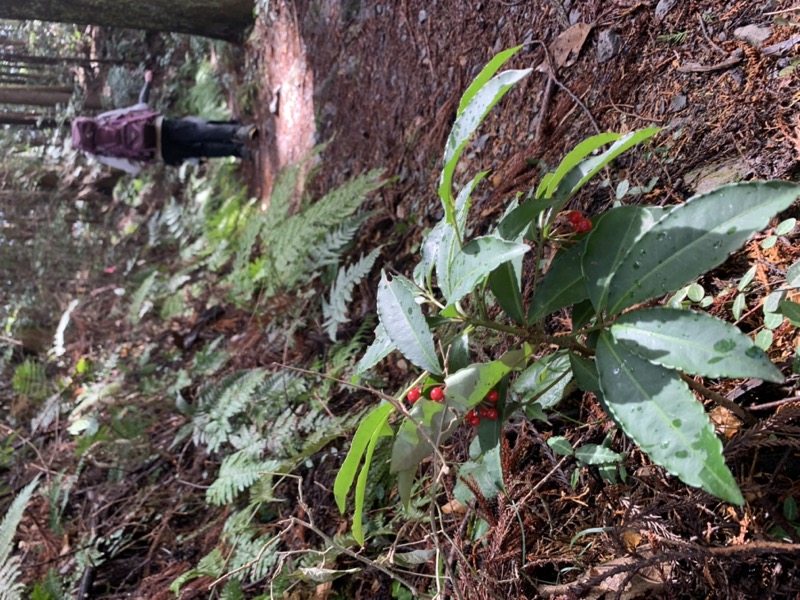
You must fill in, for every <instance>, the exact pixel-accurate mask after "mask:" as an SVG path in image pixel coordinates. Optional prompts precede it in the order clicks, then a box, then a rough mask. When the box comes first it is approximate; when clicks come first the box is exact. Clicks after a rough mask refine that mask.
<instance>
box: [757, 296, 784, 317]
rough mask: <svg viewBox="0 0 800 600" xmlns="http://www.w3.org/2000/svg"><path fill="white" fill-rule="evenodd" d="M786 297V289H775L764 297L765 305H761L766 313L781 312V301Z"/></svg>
mask: <svg viewBox="0 0 800 600" xmlns="http://www.w3.org/2000/svg"><path fill="white" fill-rule="evenodd" d="M785 299H786V290H774V291H772V292H770V293H769V294H767V297H766V298H764V305H763V306H762V307H761V308H762V309H763V311H764V313H779V312H781V302H783V301H784V300H785Z"/></svg>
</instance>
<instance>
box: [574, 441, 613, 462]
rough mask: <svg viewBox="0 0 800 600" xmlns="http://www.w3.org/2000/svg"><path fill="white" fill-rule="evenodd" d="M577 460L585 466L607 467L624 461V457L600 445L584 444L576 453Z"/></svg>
mask: <svg viewBox="0 0 800 600" xmlns="http://www.w3.org/2000/svg"><path fill="white" fill-rule="evenodd" d="M575 458H576V459H577V460H578V462H581V463H583V464H584V465H607V464H616V463H619V462H621V461H622V455H621V454H620V453H619V452H614V451H613V450H612V449H611V448H606V447H605V446H600V445H598V444H584V445H583V446H581V447H580V448H578V449H577V450H576V451H575Z"/></svg>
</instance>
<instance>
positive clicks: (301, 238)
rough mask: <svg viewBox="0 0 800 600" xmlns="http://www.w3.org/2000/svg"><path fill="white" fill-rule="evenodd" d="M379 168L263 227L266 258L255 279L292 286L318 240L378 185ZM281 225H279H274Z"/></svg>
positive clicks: (304, 272) (275, 284)
mask: <svg viewBox="0 0 800 600" xmlns="http://www.w3.org/2000/svg"><path fill="white" fill-rule="evenodd" d="M380 174H381V171H371V172H370V173H367V174H366V175H362V176H361V177H357V178H356V179H354V180H352V181H350V182H348V183H346V184H344V185H343V186H341V187H339V188H337V189H335V190H333V191H332V192H330V193H328V194H327V195H326V196H325V197H323V198H322V199H321V200H319V201H318V202H316V203H315V204H312V205H311V206H309V207H308V208H306V209H305V210H303V211H302V212H299V213H297V214H296V215H293V216H291V217H289V218H287V219H286V220H285V221H283V222H282V223H280V224H278V223H275V225H276V226H275V227H272V228H269V229H268V228H266V227H265V230H264V238H265V239H264V245H265V247H266V257H267V260H266V261H265V265H264V268H263V269H262V271H261V272H260V273H258V274H257V279H266V278H269V280H270V281H269V283H268V285H269V286H271V287H272V289H275V288H276V287H278V286H285V287H291V286H292V285H294V284H296V283H297V282H298V281H299V280H300V279H301V277H302V276H303V275H305V274H306V260H307V257H308V256H309V254H310V253H311V248H313V247H314V246H315V244H316V242H317V241H318V240H320V239H321V238H323V237H324V235H325V233H326V232H327V231H329V230H330V229H332V228H335V227H337V226H338V225H340V224H341V223H342V222H343V221H344V220H345V219H347V218H348V217H350V215H352V214H353V213H354V212H355V211H356V209H358V207H359V206H361V204H362V203H363V202H364V200H365V199H366V195H367V194H368V193H369V192H371V191H373V190H375V189H377V188H378V187H380V186H381V183H380V182H378V181H377V179H378V177H379V176H380ZM277 225H280V226H277Z"/></svg>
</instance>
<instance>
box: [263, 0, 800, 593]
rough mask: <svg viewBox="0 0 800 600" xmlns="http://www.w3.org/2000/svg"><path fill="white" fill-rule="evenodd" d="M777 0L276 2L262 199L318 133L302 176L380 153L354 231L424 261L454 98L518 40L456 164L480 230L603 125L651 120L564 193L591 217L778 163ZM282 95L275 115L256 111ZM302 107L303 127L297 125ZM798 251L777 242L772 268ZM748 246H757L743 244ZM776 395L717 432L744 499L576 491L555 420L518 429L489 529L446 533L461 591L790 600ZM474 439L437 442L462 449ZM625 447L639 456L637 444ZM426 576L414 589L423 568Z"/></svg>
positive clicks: (782, 59)
mask: <svg viewBox="0 0 800 600" xmlns="http://www.w3.org/2000/svg"><path fill="white" fill-rule="evenodd" d="M787 6H788V4H787V3H779V2H768V3H763V2H742V1H735V2H727V1H720V0H710V1H707V2H699V1H693V2H674V1H673V2H667V1H664V0H662V1H661V2H658V3H657V4H656V3H655V2H637V1H634V0H631V1H600V0H587V1H584V2H569V0H566V1H563V2H559V1H557V0H550V1H546V0H539V1H538V2H524V1H519V0H517V1H509V2H505V1H500V0H497V1H495V2H477V1H467V0H448V1H433V2H430V1H423V0H402V1H399V2H387V3H374V2H370V3H361V2H358V1H353V0H349V1H348V0H299V1H298V2H281V1H278V2H271V3H270V8H269V12H268V14H266V15H264V16H263V17H262V19H261V20H259V22H258V24H257V27H256V35H255V36H253V38H252V39H253V40H254V41H255V44H256V45H254V46H253V47H252V51H253V52H255V53H256V54H257V56H258V57H259V64H260V65H261V67H262V69H263V77H264V82H265V84H264V85H262V87H261V102H260V111H259V114H258V118H259V121H260V122H261V123H262V124H263V126H264V130H265V131H266V132H268V133H269V135H268V136H265V138H264V139H263V142H262V159H261V166H262V174H263V178H262V180H261V182H260V183H261V185H262V192H263V194H264V198H265V199H266V198H267V197H268V192H269V188H270V183H271V181H272V180H273V178H274V176H275V172H276V169H278V168H280V167H282V166H284V165H286V164H288V163H290V162H292V161H294V160H296V158H297V157H298V156H301V155H303V154H305V153H307V152H309V151H310V150H311V148H312V146H313V145H314V144H318V143H323V144H325V147H324V150H323V151H322V153H321V160H320V162H319V167H320V171H319V173H318V174H317V176H316V178H314V179H313V181H312V182H310V184H309V185H310V186H311V191H312V192H313V191H318V190H324V189H329V188H330V187H331V186H334V185H338V184H340V183H342V182H343V181H344V180H345V179H346V178H348V177H350V176H352V175H355V174H358V173H362V172H365V171H366V170H368V169H372V168H385V169H386V173H387V176H389V177H394V178H395V179H394V181H393V183H392V185H391V186H387V187H386V188H384V189H383V190H382V192H381V193H380V195H379V196H378V197H377V198H376V200H375V202H374V203H375V206H374V208H377V209H378V210H379V215H378V216H377V217H375V218H373V219H372V220H371V221H370V224H369V228H368V230H367V231H365V232H364V236H363V240H364V243H363V245H364V247H365V248H366V247H374V245H375V244H377V243H386V244H387V246H386V248H385V250H384V252H383V260H384V264H383V266H384V267H385V268H388V269H395V270H396V271H398V272H401V273H408V272H409V271H410V269H411V267H412V266H413V263H414V260H415V259H414V258H413V255H412V254H411V252H410V250H411V249H412V248H413V247H414V245H415V244H416V243H418V242H419V239H420V235H421V234H422V233H423V231H424V230H425V229H426V228H429V227H431V226H432V225H433V224H435V223H436V222H437V221H438V220H439V219H441V218H442V209H441V206H440V204H439V201H438V199H437V198H436V194H435V190H436V187H437V183H438V176H439V169H440V165H441V157H442V153H443V148H444V145H445V140H446V137H447V135H448V133H449V130H450V127H451V125H452V123H453V120H454V118H455V111H456V107H457V105H458V101H459V99H460V96H461V94H462V93H463V91H464V89H465V88H466V86H467V85H468V84H469V82H470V81H471V80H472V78H473V77H474V76H475V75H476V74H477V73H478V71H479V70H480V69H481V68H482V67H483V65H485V64H486V63H487V62H488V60H489V59H490V58H491V57H492V56H494V55H495V54H496V53H498V52H499V51H501V50H504V49H506V48H510V47H512V46H515V45H518V44H522V45H523V47H522V50H521V51H520V52H519V53H518V54H517V55H516V56H515V57H514V59H513V60H512V62H511V63H509V66H510V67H513V68H528V67H534V68H535V69H534V71H533V72H532V73H531V74H530V75H529V76H528V77H527V78H526V79H525V80H523V82H522V83H521V84H519V85H518V86H517V87H516V88H515V89H514V90H512V91H511V92H510V93H509V94H508V95H507V96H506V97H505V98H504V99H503V100H502V101H501V102H500V103H499V104H498V105H497V106H496V107H495V108H494V109H493V111H492V113H491V115H490V116H489V117H488V119H487V120H486V121H485V122H484V124H483V125H482V126H481V128H480V129H479V131H478V133H477V134H476V137H475V139H474V140H473V141H472V143H471V145H470V146H469V148H468V150H467V151H466V152H465V158H464V160H463V167H464V168H463V169H462V170H461V171H460V176H461V179H462V181H465V180H466V179H467V178H468V176H469V175H468V174H474V173H476V172H478V171H479V170H484V169H491V175H490V176H489V177H488V178H487V179H488V183H487V184H486V185H484V186H483V187H481V188H479V189H478V192H477V195H476V202H475V204H474V206H473V209H472V212H471V218H472V225H473V227H474V228H475V229H480V228H482V227H485V226H486V225H487V224H488V223H490V222H492V220H493V219H494V218H496V217H497V216H499V215H500V214H501V212H502V209H503V207H504V205H505V204H506V203H507V202H508V201H509V199H510V198H513V197H514V195H515V194H516V193H517V192H527V191H528V190H529V189H531V187H533V186H535V185H536V183H537V182H538V179H539V177H540V175H541V173H542V171H543V168H544V167H550V168H552V167H553V166H554V165H555V164H557V163H558V161H560V159H561V158H562V157H563V156H564V155H565V154H566V153H567V152H568V151H569V150H570V149H572V148H573V147H574V146H575V145H576V144H577V143H579V142H580V141H582V140H583V139H585V138H587V137H588V136H590V135H593V134H595V133H598V132H601V131H614V132H626V131H630V130H633V129H639V128H644V127H651V126H659V127H663V128H664V130H663V132H662V133H661V134H659V136H658V137H657V138H656V141H655V143H654V144H653V145H652V146H651V147H650V148H645V149H640V150H638V151H634V152H631V153H629V154H627V155H625V156H624V157H623V158H621V159H620V160H618V161H617V162H616V163H615V164H614V166H613V168H612V169H610V170H609V171H608V172H607V183H606V185H599V186H594V187H591V188H589V189H588V190H586V191H585V192H584V193H582V194H581V195H580V196H579V197H578V198H577V199H576V201H575V203H574V206H572V208H576V209H580V210H583V211H586V212H587V213H589V214H590V215H593V214H597V213H599V212H601V211H603V210H605V209H607V208H608V207H609V206H610V204H611V202H613V201H614V199H615V193H614V192H615V190H616V188H617V186H618V185H619V184H620V182H622V181H624V180H627V182H628V184H629V185H630V186H631V187H633V186H642V187H645V188H646V189H647V190H648V191H647V192H646V193H644V194H642V195H641V196H639V197H633V198H630V197H629V198H627V199H626V201H627V202H634V203H635V202H646V203H648V204H662V205H663V204H674V203H676V202H682V201H683V200H684V199H686V198H688V197H689V196H691V195H692V194H693V193H695V192H698V191H704V190H707V189H710V188H711V187H714V186H715V185H718V184H720V183H725V182H729V181H736V180H742V179H750V178H765V179H766V178H791V177H792V176H793V175H794V174H795V170H796V166H797V160H798V157H800V120H798V116H797V115H798V113H797V109H796V104H797V101H798V99H800V96H798V94H797V91H796V90H797V82H798V74H797V73H795V72H793V71H791V70H790V72H788V73H787V72H784V71H782V70H783V69H786V68H787V67H790V65H791V64H792V60H793V59H792V56H794V55H795V54H796V51H795V50H792V49H788V48H787V49H784V50H777V51H775V48H776V46H775V45H776V44H778V46H777V48H780V47H781V46H780V45H779V44H780V42H784V41H786V40H792V38H793V36H795V35H796V29H794V27H793V26H789V25H782V24H781V23H783V21H779V20H776V15H772V14H769V13H770V12H775V11H780V10H781V9H784V8H786V7H787ZM791 14H793V13H791ZM777 18H779V17H777ZM745 26H757V27H762V28H765V29H763V30H762V33H763V34H764V36H765V37H763V38H762V39H760V40H757V41H753V40H750V41H746V40H745V39H743V34H742V33H741V32H738V33H737V30H738V29H739V28H742V27H745ZM565 32H566V33H565ZM756 33H758V30H757V31H756ZM557 40H560V41H557ZM791 43H792V42H789V43H787V44H786V46H789V47H791ZM773 51H774V52H773ZM548 65H553V66H554V68H552V69H548ZM276 90H279V91H277V92H276ZM276 100H277V101H278V110H277V111H275V110H268V107H269V106H270V105H271V104H272V107H273V109H274V108H275V104H274V103H275V102H276ZM312 117H313V118H314V122H313V124H312V123H311V122H310V121H308V120H304V119H310V118H312ZM265 157H266V158H265ZM396 232H403V233H400V234H398V233H396ZM796 254H797V252H796V250H795V249H794V247H792V248H791V249H787V252H786V256H785V257H784V261H785V260H789V261H790V262H788V263H785V264H784V267H785V266H788V264H791V260H793V257H796ZM748 257H749V258H750V259H753V258H754V257H755V258H761V257H760V256H758V251H757V248H756V246H755V245H754V246H753V248H751V253H750V254H749V255H748ZM731 262H732V266H728V267H726V268H727V271H725V269H723V270H722V273H721V274H722V275H723V277H724V278H725V279H729V278H731V277H739V276H740V275H741V273H742V272H743V271H744V270H745V269H746V268H747V263H746V262H744V261H739V265H740V266H741V268H742V270H741V271H739V272H738V273H737V272H736V269H737V268H738V266H737V265H736V264H735V263H736V261H735V260H734V261H731ZM712 280H713V277H709V281H708V282H706V283H707V285H711V281H712ZM780 345H781V344H778V345H777V346H780ZM786 356H787V354H786V353H785V352H784V355H783V356H778V357H775V358H776V359H777V360H778V361H780V360H781V359H783V360H786ZM756 387H758V388H759V389H760V394H761V396H760V398H759V399H758V400H753V401H752V402H751V404H750V405H754V404H763V405H765V406H766V405H768V403H769V401H770V400H774V399H776V398H785V397H786V396H787V395H788V396H792V395H794V392H793V391H792V390H791V389H782V390H780V391H776V390H772V392H769V391H767V390H766V389H765V388H764V387H763V386H760V387H759V386H756ZM721 391H722V392H723V393H728V392H731V390H721ZM734 391H735V390H734ZM781 408H782V409H783V410H781V411H775V410H774V409H773V410H771V411H768V412H761V413H758V414H759V417H762V418H763V420H762V421H761V422H760V424H759V425H758V426H757V427H756V428H755V429H754V430H750V431H749V433H746V434H743V435H739V436H735V437H734V441H733V442H731V443H730V444H729V445H728V448H727V455H728V460H729V463H732V466H733V468H734V469H735V471H734V472H736V473H739V474H740V475H741V476H743V478H740V481H743V482H744V483H743V486H744V490H745V494H746V496H747V497H748V501H749V502H750V505H749V508H748V509H746V510H745V511H743V512H741V511H733V510H731V509H729V508H726V507H724V506H722V505H720V504H718V503H714V502H708V500H707V499H701V497H702V494H697V493H696V492H693V491H689V490H686V489H685V488H683V487H682V486H681V485H680V484H677V485H676V480H674V479H673V478H670V477H669V476H666V477H665V476H664V474H663V472H661V471H658V472H656V471H653V470H652V468H651V467H649V466H647V464H646V461H643V462H642V463H641V465H642V466H641V467H640V468H639V469H638V470H636V471H635V472H634V473H631V477H630V479H629V480H628V482H627V485H625V486H621V487H619V486H604V485H603V484H602V482H601V480H600V478H599V477H598V476H597V474H596V473H591V474H590V478H589V481H588V482H587V483H586V484H585V485H579V486H578V487H577V488H575V489H573V488H572V487H571V486H570V484H569V474H568V473H566V472H565V471H563V470H562V469H561V468H560V466H559V463H558V461H557V460H556V457H554V456H553V455H552V453H550V451H549V450H548V447H547V446H546V444H545V443H544V441H543V440H544V437H546V436H547V435H549V434H551V433H558V431H548V429H549V428H548V427H547V426H545V427H544V428H542V427H540V426H539V425H538V424H537V425H530V424H527V423H516V424H515V425H512V426H509V427H508V428H507V430H506V437H507V442H508V444H507V447H506V449H505V450H506V452H505V455H504V460H505V461H507V464H508V469H507V470H506V473H507V474H510V475H507V477H508V480H507V481H506V484H507V490H506V492H507V495H506V496H505V497H503V498H501V499H500V500H499V501H498V502H495V503H483V502H479V503H478V504H477V505H476V506H475V507H474V510H475V511H476V512H477V513H478V514H480V515H481V516H482V517H483V518H485V519H486V520H487V521H488V522H489V523H491V524H492V527H491V528H490V530H489V531H488V532H487V533H486V534H485V536H484V537H483V538H482V539H481V541H480V543H477V544H474V543H472V542H471V541H470V539H471V538H470V536H468V535H465V530H464V525H465V523H466V520H461V521H460V522H459V521H456V522H454V523H452V528H451V529H450V530H449V531H448V534H449V535H450V536H451V539H452V540H453V544H454V548H453V549H452V550H451V551H450V559H449V560H450V564H451V565H456V564H457V565H458V567H459V572H460V573H461V576H460V580H458V581H457V584H456V587H457V588H458V590H459V593H460V594H461V596H460V597H464V598H487V599H488V598H501V597H504V598H520V599H522V598H541V597H550V598H556V597H557V598H601V597H605V598H613V597H616V598H655V597H662V598H681V597H682V598H699V597H715V598H757V597H770V598H779V597H780V598H794V597H797V594H798V593H800V579H799V578H800V570H799V569H798V567H797V560H796V559H797V552H798V551H797V547H796V546H793V545H792V544H786V545H775V544H774V543H773V542H771V541H769V540H770V538H769V536H766V535H765V531H766V530H767V528H768V527H769V526H770V525H769V522H770V519H772V518H775V519H777V520H778V521H780V519H781V516H780V515H781V514H782V508H781V507H782V506H783V505H782V503H783V502H784V501H785V500H786V499H787V498H788V497H789V496H791V495H792V494H795V495H796V494H797V492H798V485H797V476H798V475H800V472H798V467H797V465H798V463H797V458H798V454H797V449H796V447H789V446H781V447H775V448H767V447H765V446H763V444H764V439H765V438H764V437H763V432H765V431H767V430H771V429H773V428H775V429H776V430H782V431H789V430H791V431H794V430H795V429H796V427H797V418H798V415H799V414H800V408H799V407H798V406H797V405H791V404H789V405H783V406H782V407H781ZM566 411H567V412H568V413H569V412H570V409H566ZM571 411H572V412H571V414H572V415H573V416H574V417H577V418H579V419H580V420H581V421H583V422H590V421H592V418H593V417H597V416H600V415H602V412H601V410H600V408H599V407H598V406H596V404H594V403H593V402H592V400H591V398H588V399H587V398H584V399H583V400H580V399H577V400H576V401H575V404H574V406H573V407H572V409H571ZM561 425H562V426H563V424H561ZM559 427H560V426H559V425H556V426H555V429H556V430H557V429H558V428H559ZM539 430H541V431H539ZM758 431H761V432H762V433H757V432H758ZM573 433H574V432H573ZM604 433H605V429H604V428H603V427H591V428H589V429H588V430H587V431H585V432H584V434H583V436H582V437H581V439H583V440H584V441H585V440H589V439H594V440H597V441H599V440H602V437H603V434H604ZM598 436H599V439H598ZM468 441H469V440H468V439H466V440H459V441H457V442H456V443H454V444H453V446H452V447H451V448H449V449H448V452H450V455H452V456H458V455H459V453H461V454H460V455H461V456H463V455H464V453H465V452H466V444H467V443H468ZM756 448H760V450H756ZM629 450H630V451H631V453H632V456H633V457H635V459H634V462H637V460H641V459H642V458H643V457H642V456H641V455H639V454H638V453H637V451H636V450H634V449H633V448H632V447H631V448H630V449H629ZM754 457H755V458H754ZM748 473H749V475H748ZM520 525H521V527H520ZM595 528H604V531H605V532H606V533H605V535H604V536H603V537H602V538H600V539H598V540H597V541H595V540H593V538H594V537H595V536H594V535H588V536H587V537H586V538H584V539H583V540H581V542H579V543H578V544H577V545H578V546H580V547H581V549H582V552H583V553H582V554H581V556H580V557H579V558H578V557H576V551H575V547H573V545H572V541H574V539H573V540H572V541H571V538H572V536H574V535H577V534H579V533H581V532H583V533H589V532H593V531H598V530H597V529H595ZM795 537H796V536H795V535H794V534H791V539H792V540H793V541H794V542H797V541H800V540H798V539H795ZM600 540H602V541H600ZM454 557H455V558H454ZM340 566H341V565H340ZM348 566H355V565H348ZM373 576H374V577H376V579H377V580H380V577H379V575H378V574H377V573H375V572H373ZM545 581H550V582H557V584H554V585H545V584H543V583H542V582H545ZM418 583H419V585H420V589H421V590H423V589H426V586H427V584H426V583H425V580H424V579H422V580H418ZM626 586H628V587H627V588H626ZM356 589H359V590H360V591H359V593H358V597H363V596H367V595H373V594H374V593H375V592H376V591H380V593H378V594H377V595H378V596H379V597H388V596H386V593H387V591H388V590H387V587H386V585H385V584H378V583H374V584H373V585H372V586H370V587H369V588H367V587H366V584H365V585H364V586H362V587H360V588H356ZM367 590H371V591H367ZM447 594H455V593H454V592H452V590H451V591H450V592H447ZM447 594H446V595H447ZM453 597H457V595H454V596H453Z"/></svg>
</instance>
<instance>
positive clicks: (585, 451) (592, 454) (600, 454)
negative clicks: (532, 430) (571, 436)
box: [547, 436, 627, 487]
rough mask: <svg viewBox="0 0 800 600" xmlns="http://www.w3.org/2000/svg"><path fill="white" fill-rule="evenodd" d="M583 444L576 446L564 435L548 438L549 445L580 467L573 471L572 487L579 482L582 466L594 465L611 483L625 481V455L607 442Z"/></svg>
mask: <svg viewBox="0 0 800 600" xmlns="http://www.w3.org/2000/svg"><path fill="white" fill-rule="evenodd" d="M609 442H610V440H609V439H607V440H606V442H604V443H603V444H583V445H581V446H580V447H579V448H577V449H576V448H575V447H574V446H573V445H572V443H571V442H570V441H569V440H568V439H567V438H565V437H563V436H554V437H551V438H550V439H548V440H547V445H548V446H550V448H551V449H552V450H553V452H555V453H556V454H558V455H560V456H571V457H573V458H574V459H575V462H576V463H578V467H577V468H576V469H575V470H574V471H572V476H571V477H570V483H571V484H572V487H575V485H576V484H577V483H578V477H580V468H581V467H586V466H593V467H596V468H597V471H598V473H599V474H600V476H601V477H602V478H603V479H605V480H606V481H608V482H610V483H616V482H617V481H618V477H619V479H622V480H623V481H625V479H626V478H627V472H626V471H625V467H624V466H623V464H622V459H623V456H622V455H621V454H620V453H619V452H614V451H613V450H611V448H609V447H608V446H607V445H606V444H607V443H609Z"/></svg>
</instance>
